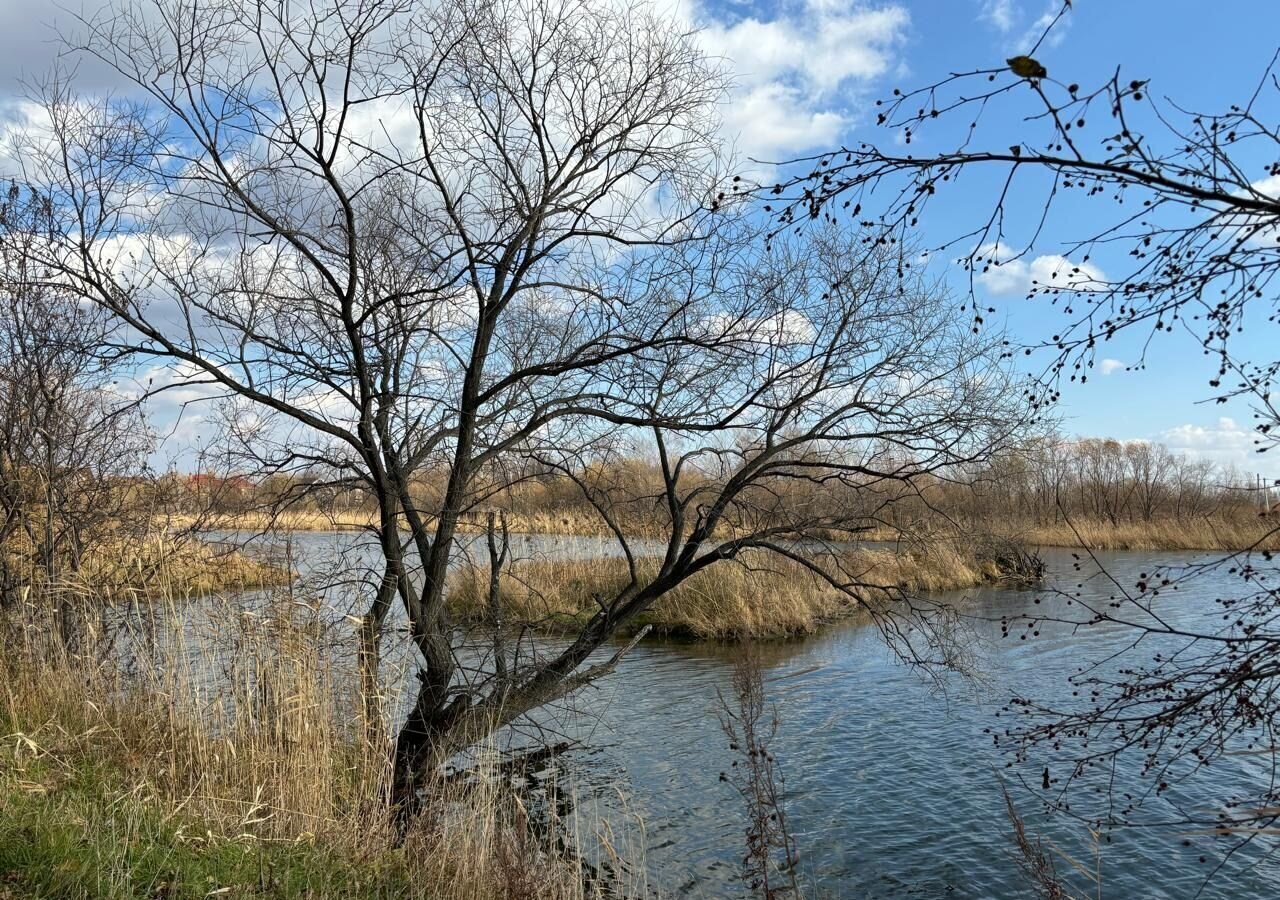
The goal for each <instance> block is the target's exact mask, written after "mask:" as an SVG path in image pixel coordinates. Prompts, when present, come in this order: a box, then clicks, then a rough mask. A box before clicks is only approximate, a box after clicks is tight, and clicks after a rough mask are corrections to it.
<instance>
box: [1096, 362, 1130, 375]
mask: <svg viewBox="0 0 1280 900" xmlns="http://www.w3.org/2000/svg"><path fill="white" fill-rule="evenodd" d="M1124 367H1125V365H1124V363H1122V362H1121V361H1120V360H1118V359H1104V360H1102V361H1101V362H1100V363H1098V371H1099V372H1101V373H1102V374H1103V375H1111V374H1113V373H1115V372H1119V371H1122V370H1123V369H1124Z"/></svg>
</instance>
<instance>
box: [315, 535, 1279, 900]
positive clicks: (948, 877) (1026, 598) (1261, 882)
mask: <svg viewBox="0 0 1280 900" xmlns="http://www.w3.org/2000/svg"><path fill="white" fill-rule="evenodd" d="M294 541H295V544H294V546H293V552H294V553H295V554H296V555H297V556H298V558H299V559H300V560H302V565H303V566H304V567H306V566H308V565H313V566H314V565H318V564H320V563H323V564H325V565H332V564H333V562H334V560H341V559H345V558H346V557H344V556H343V552H347V553H350V552H351V548H352V547H353V546H354V545H355V544H354V542H355V538H354V537H353V536H351V535H325V534H303V535H299V536H297V537H295V538H294ZM520 541H521V542H523V543H518V544H517V546H518V548H522V549H523V551H524V552H525V553H527V554H529V555H549V556H560V555H588V556H590V555H594V554H600V553H607V552H609V550H608V547H609V544H608V543H607V542H602V541H597V540H595V539H589V538H588V539H576V538H541V537H539V538H520ZM308 559H310V560H312V562H311V563H307V560H308ZM1045 559H1046V562H1047V564H1048V567H1049V573H1050V581H1049V586H1053V585H1059V586H1062V587H1064V588H1065V587H1070V589H1071V590H1073V591H1074V590H1078V591H1080V592H1082V594H1083V596H1084V597H1085V598H1093V599H1095V600H1102V599H1104V598H1105V597H1106V596H1108V595H1109V594H1111V593H1113V592H1114V590H1115V586H1114V584H1113V583H1112V582H1111V581H1110V580H1109V579H1108V578H1107V577H1106V575H1103V574H1101V573H1099V572H1098V570H1097V566H1096V565H1095V564H1094V563H1093V562H1092V561H1089V560H1085V561H1083V562H1081V561H1079V560H1076V559H1075V558H1073V556H1072V555H1071V554H1070V553H1067V552H1065V551H1047V552H1046V553H1045ZM1098 559H1099V561H1100V562H1101V563H1102V564H1103V565H1104V566H1105V569H1106V574H1107V575H1109V576H1110V577H1113V578H1114V579H1115V580H1116V581H1118V582H1120V583H1122V584H1132V583H1134V582H1135V581H1137V580H1138V579H1139V577H1140V575H1142V574H1144V573H1150V572H1151V570H1152V569H1153V567H1156V566H1161V565H1169V566H1174V565H1179V564H1182V563H1185V562H1186V561H1187V555H1186V554H1158V553H1108V554H1100V555H1099V558H1098ZM344 565H355V562H354V561H353V560H348V562H346V563H345V564H344ZM1226 577H1227V576H1226V575H1225V574H1224V575H1222V576H1221V577H1219V576H1215V575H1213V574H1209V575H1206V576H1203V577H1201V578H1199V579H1197V580H1196V581H1195V582H1193V583H1190V584H1189V585H1188V586H1187V587H1186V588H1185V589H1183V590H1182V591H1181V592H1180V594H1179V595H1178V596H1177V597H1176V599H1171V600H1170V601H1169V602H1168V603H1167V605H1166V606H1164V607H1162V614H1163V615H1165V616H1166V617H1172V618H1173V619H1178V618H1185V619H1187V620H1188V621H1190V620H1193V619H1198V618H1201V617H1203V616H1205V615H1206V614H1208V613H1211V612H1213V603H1212V600H1213V598H1214V597H1215V596H1218V595H1220V593H1221V592H1223V591H1227V590H1234V589H1235V584H1234V583H1232V584H1227V583H1224V582H1225V580H1226ZM950 599H952V600H953V601H954V602H955V603H957V604H960V605H961V607H962V608H963V609H964V610H965V611H966V612H967V613H968V614H970V615H971V616H972V619H971V621H970V622H969V626H968V627H969V628H970V629H971V634H970V635H969V638H968V640H969V641H970V646H972V647H973V648H974V652H975V657H976V659H977V669H978V675H977V677H969V678H961V677H959V676H954V677H946V678H943V679H942V681H941V684H939V683H937V682H935V681H931V680H930V679H927V678H924V677H922V676H921V674H920V673H918V672H916V671H914V670H912V669H911V668H909V667H907V666H904V665H902V664H901V663H900V662H899V661H898V660H897V659H896V658H895V657H894V655H893V654H892V653H891V652H890V651H889V650H888V649H887V648H886V647H885V644H884V643H883V641H882V639H881V637H880V635H879V633H878V632H877V630H876V629H875V628H874V627H873V626H871V625H869V624H866V623H860V622H850V623H846V624H842V625H836V626H833V627H830V628H828V629H826V630H825V631H823V632H822V633H820V634H818V635H816V636H813V637H809V638H805V639H797V640H790V641H785V642H773V643H769V644H766V645H763V646H762V647H761V648H760V649H761V659H762V662H763V670H764V671H763V677H764V682H765V687H766V691H767V693H768V697H769V700H770V701H771V702H772V703H773V704H774V705H775V707H776V710H777V715H778V719H779V731H778V734H777V737H776V739H775V741H774V743H773V750H774V752H775V754H776V756H777V759H778V762H779V766H780V768H781V771H782V773H783V775H784V776H785V796H786V811H787V816H788V820H789V825H790V828H791V831H792V832H793V836H794V838H795V841H796V844H797V847H798V850H799V861H798V871H799V873H800V875H801V880H802V882H803V883H805V884H806V885H807V886H808V887H809V889H810V892H811V893H812V895H813V896H818V897H850V898H853V897H884V898H890V897H912V898H934V897H937V898H1006V897H1007V898H1014V897H1019V898H1020V897H1027V896H1031V895H1032V891H1031V889H1030V887H1029V884H1028V882H1027V880H1026V879H1025V877H1024V876H1023V874H1022V873H1021V871H1020V868H1019V862H1018V856H1017V854H1016V851H1015V847H1014V843H1013V839H1012V829H1011V825H1010V822H1009V819H1008V817H1007V814H1006V812H1005V800H1004V795H1003V793H1002V789H1001V785H1002V783H1004V784H1007V785H1009V787H1010V792H1011V795H1012V797H1013V799H1014V801H1015V803H1016V804H1017V806H1018V807H1019V809H1020V811H1021V812H1022V814H1023V815H1024V818H1025V820H1026V822H1027V825H1028V828H1029V829H1030V830H1032V831H1033V832H1035V833H1037V834H1039V835H1041V836H1042V837H1043V838H1044V839H1045V841H1046V844H1047V845H1051V846H1052V848H1054V849H1052V850H1051V851H1050V852H1051V855H1053V856H1054V857H1055V859H1056V861H1057V868H1058V870H1059V872H1060V873H1061V874H1064V875H1066V876H1067V877H1068V879H1069V880H1071V882H1072V883H1073V884H1074V885H1075V886H1076V888H1077V890H1079V891H1081V892H1082V893H1083V894H1084V895H1085V896H1091V897H1092V896H1101V897H1108V898H1129V897H1152V898H1163V897H1169V898H1186V897H1193V896H1202V897H1221V898H1236V897H1275V896H1280V860H1277V859H1276V858H1275V856H1274V854H1273V850H1274V849H1275V848H1276V841H1277V838H1276V837H1275V836H1264V837H1263V838H1260V839H1258V840H1256V841H1254V842H1253V843H1251V844H1250V845H1249V846H1247V847H1245V848H1243V849H1242V850H1240V851H1239V852H1237V853H1236V854H1235V855H1233V856H1232V857H1231V858H1230V860H1229V861H1228V864H1227V865H1226V866H1224V867H1223V868H1222V869H1221V870H1220V871H1218V872H1217V873H1216V874H1215V876H1214V878H1213V879H1212V881H1211V882H1209V883H1208V884H1207V885H1206V881H1205V879H1206V876H1207V875H1208V874H1209V872H1210V871H1211V870H1212V869H1213V868H1214V866H1215V864H1216V863H1217V862H1218V861H1219V860H1220V859H1221V858H1222V854H1223V852H1224V851H1225V850H1226V849H1228V848H1229V847H1230V846H1231V844H1230V843H1225V842H1224V841H1223V839H1222V838H1214V837H1211V836H1205V835H1198V834H1183V833H1182V832H1179V831H1177V830H1176V829H1174V830H1153V829H1141V830H1139V829H1131V830H1116V831H1113V832H1111V833H1109V834H1107V835H1105V836H1102V837H1100V838H1098V839H1094V838H1093V837H1091V835H1090V833H1089V831H1088V829H1087V828H1086V827H1085V826H1084V825H1083V824H1082V823H1081V822H1079V821H1078V820H1076V819H1074V818H1071V817H1068V816H1065V815H1062V814H1061V813H1056V814H1050V813H1048V812H1046V811H1045V808H1044V805H1043V804H1042V803H1041V802H1040V801H1039V800H1038V799H1037V798H1036V797H1035V796H1034V795H1033V794H1032V793H1030V792H1029V791H1028V790H1027V788H1025V787H1022V786H1020V785H1019V784H1018V783H1017V781H1016V779H1017V777H1018V776H1019V775H1021V776H1022V777H1023V778H1025V779H1026V780H1027V782H1028V783H1031V784H1034V785H1038V784H1039V782H1040V778H1041V771H1042V768H1043V766H1044V765H1045V764H1046V763H1047V764H1050V765H1052V766H1054V768H1055V771H1058V770H1059V769H1060V768H1061V766H1062V765H1063V763H1062V760H1061V759H1053V758H1051V757H1047V756H1035V755H1033V758H1032V759H1031V760H1029V761H1027V762H1026V763H1024V764H1020V765H1015V766H1013V767H1012V768H1008V767H1007V766H1008V764H1009V763H1010V761H1011V758H1010V757H1008V756H1007V755H1005V754H1003V753H1002V752H1001V751H1000V750H998V749H996V748H994V747H993V742H992V739H991V735H990V734H989V733H987V730H988V729H996V728H999V727H1002V726H1003V725H1004V724H1005V723H1007V722H1008V718H1007V715H1006V717H1005V718H1000V717H998V713H999V712H1000V710H1001V708H1002V707H1003V706H1004V705H1005V704H1006V703H1007V701H1008V700H1009V698H1010V696H1011V695H1013V694H1014V693H1019V694H1021V695H1024V696H1028V695H1029V696H1034V697H1039V698H1043V699H1055V700H1056V699H1061V698H1062V695H1063V694H1064V693H1065V694H1069V693H1070V689H1071V688H1070V685H1069V684H1068V682H1067V676H1068V675H1070V674H1071V673H1072V672H1073V671H1075V670H1076V669H1077V668H1078V667H1079V666H1080V665H1081V664H1082V663H1085V662H1087V661H1091V660H1094V659H1101V658H1103V657H1104V656H1105V655H1108V654H1110V653H1114V652H1115V651H1116V650H1119V649H1120V648H1121V647H1123V646H1124V645H1125V644H1126V643H1127V642H1128V641H1129V640H1131V639H1132V635H1131V634H1130V633H1128V632H1127V631H1126V630H1125V629H1122V628H1117V627H1115V626H1105V627H1104V626H1093V627H1089V628H1085V629H1073V628H1071V627H1070V626H1068V625H1064V624H1048V625H1043V626H1040V627H1039V628H1038V631H1039V634H1037V635H1031V634H1029V635H1028V638H1027V639H1025V640H1024V639H1021V634H1022V631H1021V629H1013V634H1012V635H1011V636H1009V637H1002V630H1001V627H1000V619H1001V617H1016V616H1019V615H1032V614H1039V613H1044V612H1046V611H1052V610H1054V609H1056V608H1058V607H1057V606H1055V604H1057V605H1059V606H1060V605H1061V604H1063V603H1065V600H1064V599H1063V598H1062V597H1060V596H1054V595H1053V594H1052V592H1050V591H1049V590H1048V589H1047V587H1046V588H1041V589H1037V590H1012V589H996V588H983V589H976V590H972V591H967V592H961V593H958V594H956V595H955V596H954V597H952V598H950ZM740 652H741V651H740V650H739V649H738V648H736V647H734V646H731V645H715V644H694V643H675V642H659V641H647V642H644V643H642V644H640V645H639V646H638V647H636V648H635V650H633V651H632V652H631V653H630V654H629V655H628V656H627V657H625V658H624V659H623V661H622V663H621V665H620V666H619V668H618V670H617V672H615V673H614V674H613V675H611V676H610V677H609V678H608V679H607V680H606V682H605V683H604V684H603V685H602V686H601V687H600V688H599V689H598V690H595V691H592V692H590V693H589V694H588V695H586V696H585V697H582V698H580V699H578V700H577V701H576V702H575V703H573V704H572V706H571V708H568V709H565V710H561V711H558V712H557V713H556V714H555V716H556V717H555V720H554V722H553V724H554V725H555V727H556V728H557V729H559V730H561V731H563V732H564V733H566V734H568V735H569V736H571V737H574V738H577V739H579V740H580V741H581V743H582V747H581V749H576V750H574V751H572V752H571V753H570V754H569V760H568V768H567V772H568V778H569V779H570V780H571V781H572V782H573V785H572V790H573V793H574V794H575V796H577V798H578V803H577V806H578V809H579V810H583V811H585V812H584V815H585V817H586V818H592V819H594V817H595V816H597V815H598V816H600V817H601V818H603V819H605V820H607V821H608V822H610V823H612V825H613V826H614V827H615V828H616V829H617V835H616V836H615V841H616V842H618V843H622V844H630V845H631V846H634V847H643V851H644V857H645V865H646V871H647V881H648V884H649V885H650V887H652V888H653V889H654V890H655V891H658V892H660V893H662V894H663V895H664V896H688V897H708V898H724V897H740V896H745V895H746V893H747V892H746V891H745V890H744V888H743V885H742V882H741V880H740V878H739V874H738V873H739V863H740V861H741V856H742V852H743V851H742V847H743V833H744V829H745V827H746V822H745V817H744V813H743V810H742V804H741V800H740V799H739V798H738V796H737V795H736V793H735V792H734V791H733V790H732V788H731V787H730V785H728V784H725V783H723V782H722V781H721V779H720V773H721V772H722V771H725V770H726V769H728V768H729V766H730V765H731V764H732V762H733V760H734V758H735V754H734V753H733V752H732V751H731V750H730V749H729V747H728V742H727V739H726V738H725V736H724V734H723V733H722V731H721V728H720V724H719V718H718V712H719V710H720V703H719V700H718V691H724V692H726V694H727V693H728V692H729V690H730V679H731V677H732V672H733V664H734V660H735V657H736V655H737V654H738V653H740ZM1140 652H1142V653H1149V652H1152V651H1151V648H1146V647H1145V646H1144V647H1142V648H1140ZM517 742H518V741H517ZM1268 762H1269V757H1265V756H1260V755H1241V756H1238V757H1229V758H1228V760H1227V763H1226V764H1225V765H1221V766H1218V767H1216V769H1215V770H1214V771H1213V773H1212V777H1208V776H1207V774H1206V775H1204V776H1202V777H1200V778H1198V779H1197V780H1196V781H1194V782H1192V783H1190V784H1189V785H1188V786H1186V787H1185V788H1182V789H1180V794H1179V797H1178V799H1179V801H1180V802H1182V803H1183V804H1184V806H1185V805H1190V806H1192V807H1195V806H1197V805H1199V807H1201V808H1204V809H1209V810H1212V809H1215V808H1216V807H1215V806H1214V804H1215V802H1217V801H1218V800H1220V799H1221V798H1222V797H1223V796H1225V795H1226V794H1228V793H1230V792H1232V791H1234V790H1236V789H1239V788H1240V787H1241V786H1242V785H1244V786H1248V785H1250V784H1252V783H1261V784H1265V783H1266V779H1267V778H1268V769H1267V763H1268ZM1118 777H1119V778H1120V780H1121V782H1122V783H1123V781H1124V779H1125V778H1126V777H1128V776H1127V775H1126V773H1125V772H1123V771H1121V772H1120V773H1119V775H1118ZM1134 785H1135V786H1138V785H1140V783H1139V782H1134ZM1161 802H1164V801H1161V800H1155V799H1153V800H1152V801H1151V804H1154V806H1153V807H1152V808H1149V809H1148V812H1149V813H1152V814H1159V813H1160V812H1161V810H1160V809H1159V804H1160V803H1161ZM1081 808H1084V807H1083V806H1082V807H1081ZM1058 851H1061V854H1059V852H1058ZM1067 856H1069V857H1070V858H1071V859H1074V860H1075V861H1076V863H1078V864H1079V866H1080V867H1081V868H1082V869H1085V870H1087V873H1086V872H1082V871H1079V870H1077V869H1076V868H1075V867H1073V865H1072V863H1071V862H1070V861H1068V859H1067V858H1066V857H1067ZM1202 857H1204V860H1205V861H1203V862H1202V861H1201V858H1202ZM1099 873H1100V882H1101V888H1100V890H1099V888H1098V886H1097V885H1096V884H1094V882H1093V881H1092V880H1091V879H1092V878H1094V877H1096V876H1097V875H1098V874H1099Z"/></svg>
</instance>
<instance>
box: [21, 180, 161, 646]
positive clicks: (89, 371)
mask: <svg viewBox="0 0 1280 900" xmlns="http://www.w3.org/2000/svg"><path fill="white" fill-rule="evenodd" d="M49 213H50V210H49V208H48V207H47V206H39V207H35V208H33V207H32V206H31V205H30V204H27V203H24V202H23V198H22V191H21V190H20V189H19V188H18V187H17V186H16V185H15V186H14V187H12V188H11V189H10V191H9V192H8V195H7V198H6V200H5V201H4V202H3V203H2V204H0V226H2V227H4V228H5V229H6V232H7V234H8V235H9V236H10V238H11V240H8V241H6V242H4V243H3V245H2V246H0V277H2V278H3V282H2V287H0V289H2V290H3V293H4V299H3V303H0V605H9V604H10V603H11V602H12V601H13V599H14V598H15V597H16V594H17V590H18V589H19V588H20V587H28V588H33V587H34V588H41V589H43V588H44V587H47V586H51V585H57V584H58V583H59V582H60V581H62V580H63V579H65V578H68V577H72V576H74V575H75V574H76V573H77V572H78V571H79V570H80V567H81V565H82V564H83V562H84V561H85V557H86V555H87V554H88V553H90V552H91V551H92V550H94V549H95V547H96V546H99V545H101V544H102V543H103V542H104V541H105V542H109V541H110V540H112V539H117V540H118V539H119V538H120V536H122V535H124V534H127V533H128V532H129V527H130V525H132V524H137V523H136V522H134V521H133V519H132V517H131V515H130V514H129V510H130V508H131V505H132V502H133V501H134V500H135V499H136V497H135V496H134V495H135V494H136V493H137V492H138V488H139V485H138V483H137V479H139V478H140V477H141V476H142V475H143V474H144V473H145V470H146V456H147V453H148V452H149V450H150V448H151V443H150V438H149V435H148V434H147V431H146V428H145V425H144V423H143V421H142V418H141V415H140V413H139V409H138V405H137V403H136V402H135V401H134V399H133V398H131V397H129V396H127V395H126V394H125V393H123V392H121V391H120V390H119V389H118V388H117V387H116V385H115V382H114V380H113V379H114V378H115V377H116V376H117V375H118V374H119V373H118V371H117V370H116V367H115V365H114V360H113V359H112V358H111V356H110V355H109V354H108V355H106V356H104V355H103V354H102V353H101V351H102V349H103V348H104V345H105V344H106V343H107V339H108V335H109V333H110V328H111V323H110V320H109V318H108V317H107V315H106V314H105V312H104V311H103V310H101V309H99V308H97V307H94V306H91V305H86V304H82V303H80V302H78V298H77V297H76V296H75V295H74V294H73V293H72V292H71V291H69V290H67V289H66V288H65V287H64V286H61V285H59V284H57V283H42V282H43V281H44V279H45V276H47V274H48V273H47V272H44V273H42V272H37V271H33V270H32V269H30V268H29V260H28V257H29V254H28V253H26V252H25V251H26V249H27V248H28V247H29V242H30V241H31V240H36V239H39V237H40V236H41V234H42V233H43V235H44V236H46V237H47V234H48V227H49V223H50V216H49ZM41 592H42V591H41ZM58 596H59V597H61V608H60V610H59V618H60V621H61V634H62V638H63V640H64V643H65V644H67V645H68V646H69V645H70V644H71V643H72V642H73V638H74V633H75V621H76V619H77V613H78V611H77V610H75V609H73V608H72V607H73V604H72V603H71V596H72V595H71V594H70V593H69V592H60V593H58Z"/></svg>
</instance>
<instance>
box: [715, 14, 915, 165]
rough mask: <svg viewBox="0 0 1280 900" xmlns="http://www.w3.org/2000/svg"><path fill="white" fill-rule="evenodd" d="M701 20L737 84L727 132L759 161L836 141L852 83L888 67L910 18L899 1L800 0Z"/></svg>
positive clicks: (870, 76) (873, 76)
mask: <svg viewBox="0 0 1280 900" xmlns="http://www.w3.org/2000/svg"><path fill="white" fill-rule="evenodd" d="M699 18H701V19H702V21H701V24H702V25H703V31H702V32H701V35H700V39H701V41H702V43H703V46H704V48H705V49H706V50H707V52H709V53H711V54H712V55H713V56H716V57H719V58H722V59H723V60H724V61H725V65H726V67H727V68H728V70H729V72H730V73H731V75H732V76H733V78H734V80H735V83H736V85H737V89H736V90H735V91H734V95H733V97H732V98H731V101H730V105H729V108H728V109H727V110H726V111H725V115H724V118H725V126H726V131H727V132H728V134H729V135H730V136H731V137H736V138H737V141H738V147H739V149H740V150H741V152H742V153H744V154H745V155H747V156H750V157H754V158H758V159H776V158H778V157H780V156H785V155H787V154H790V153H798V152H801V151H804V150H809V149H812V148H814V147H819V146H830V145H831V144H832V143H833V142H835V141H836V139H837V138H838V136H839V134H840V131H841V130H842V129H843V127H844V126H845V124H846V123H847V120H848V119H849V113H848V112H847V108H848V107H847V105H846V104H847V103H848V100H849V92H850V89H851V88H852V87H853V83H856V82H859V81H862V82H865V81H869V80H870V79H873V78H876V77H878V76H880V75H883V74H884V73H886V72H888V71H890V70H892V69H893V68H894V66H895V65H896V64H897V60H895V59H894V58H893V56H892V51H893V49H894V48H895V47H896V46H897V45H898V44H899V43H901V42H902V40H903V38H904V37H905V35H906V30H907V27H908V26H909V24H910V16H909V15H908V13H907V11H906V10H905V9H904V8H903V7H901V6H896V5H889V6H882V7H870V6H867V5H865V4H864V3H862V2H861V0H804V2H803V3H802V4H801V5H800V6H799V7H790V6H787V7H782V8H781V9H780V10H779V13H778V16H777V18H774V19H769V20H761V19H757V18H746V19H741V20H738V21H736V22H733V23H725V22H716V21H707V19H706V16H705V15H703V16H700V17H699Z"/></svg>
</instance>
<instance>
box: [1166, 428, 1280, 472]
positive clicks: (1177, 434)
mask: <svg viewBox="0 0 1280 900" xmlns="http://www.w3.org/2000/svg"><path fill="white" fill-rule="evenodd" d="M1156 439H1157V440H1158V441H1160V443H1162V444H1164V445H1165V446H1167V447H1168V448H1169V449H1170V450H1175V451H1177V452H1179V453H1185V454H1187V455H1188V456H1193V457H1196V458H1197V459H1206V460H1209V461H1211V462H1214V463H1216V464H1218V465H1221V466H1234V467H1235V468H1237V469H1240V470H1242V471H1244V472H1262V473H1263V474H1264V475H1267V476H1268V477H1280V458H1276V457H1273V456H1272V455H1270V454H1260V453H1258V452H1257V444H1256V443H1255V442H1256V440H1257V435H1256V434H1255V433H1254V432H1253V430H1251V429H1248V428H1244V427H1242V426H1241V425H1240V423H1238V422H1237V421H1236V420H1235V419H1233V418H1231V417H1230V416H1222V417H1221V418H1219V419H1218V420H1217V421H1216V422H1215V423H1213V424H1212V425H1200V424H1196V423H1187V424H1184V425H1176V426H1174V427H1173V428H1167V429H1165V430H1164V431H1162V432H1160V433H1159V435H1157V437H1156Z"/></svg>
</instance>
